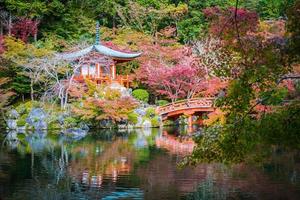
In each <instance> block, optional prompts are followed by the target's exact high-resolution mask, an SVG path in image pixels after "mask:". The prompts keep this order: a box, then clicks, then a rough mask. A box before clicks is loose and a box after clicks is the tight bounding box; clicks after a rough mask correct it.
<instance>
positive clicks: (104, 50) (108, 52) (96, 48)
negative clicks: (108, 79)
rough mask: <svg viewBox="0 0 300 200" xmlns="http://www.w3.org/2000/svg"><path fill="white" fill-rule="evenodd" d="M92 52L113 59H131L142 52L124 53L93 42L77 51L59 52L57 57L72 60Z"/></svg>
mask: <svg viewBox="0 0 300 200" xmlns="http://www.w3.org/2000/svg"><path fill="white" fill-rule="evenodd" d="M92 52H98V53H100V54H102V55H104V56H108V57H111V58H113V59H121V60H122V59H126V60H127V59H133V58H136V57H139V56H140V55H141V54H142V53H125V52H121V51H117V50H113V49H111V48H109V47H106V46H104V45H101V44H95V45H92V46H89V47H87V48H85V49H82V50H79V51H75V52H72V53H63V54H60V55H59V57H61V58H62V59H66V60H73V59H77V58H80V57H83V56H86V55H88V54H90V53H92Z"/></svg>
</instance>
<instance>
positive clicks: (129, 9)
mask: <svg viewBox="0 0 300 200" xmlns="http://www.w3.org/2000/svg"><path fill="white" fill-rule="evenodd" d="M293 2H294V0H244V1H240V2H239V7H243V8H246V9H248V10H251V11H255V12H257V13H258V15H259V17H260V18H261V19H262V20H270V19H279V18H282V19H286V18H287V16H286V10H287V8H288V7H289V6H291V5H292V4H293ZM235 4H236V1H235V0H205V1H197V0H185V1H181V0H173V1H171V0H149V1H148V0H147V1H146V0H135V1H130V0H103V1H95V0H87V1H80V0H69V1H59V0H52V1H40V0H35V1H25V0H2V1H1V3H0V8H1V12H2V15H1V19H2V20H1V30H2V32H3V30H5V29H7V26H6V28H5V24H7V22H5V19H3V18H5V15H7V14H11V15H12V16H13V19H16V18H19V17H21V18H26V19H31V20H36V21H38V28H39V31H38V35H37V38H38V39H41V38H51V37H57V38H63V39H67V40H78V39H83V38H85V37H87V38H89V36H90V35H89V34H91V33H93V28H94V24H95V20H99V21H100V22H101V25H102V26H105V27H108V28H113V29H116V28H124V27H130V28H132V29H135V30H138V31H141V32H143V33H146V34H149V35H152V36H155V35H156V34H157V33H158V32H159V31H161V30H163V29H165V28H166V27H173V28H176V33H175V36H176V39H177V40H178V41H180V42H181V43H187V42H189V41H192V40H195V39H197V38H199V37H201V36H204V35H205V34H206V33H207V27H208V21H207V19H206V18H205V16H204V13H203V9H205V8H208V7H214V6H218V7H220V8H227V7H234V6H235ZM6 12H7V13H6ZM6 31H7V30H6Z"/></svg>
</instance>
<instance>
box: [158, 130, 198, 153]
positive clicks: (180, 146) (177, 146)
mask: <svg viewBox="0 0 300 200" xmlns="http://www.w3.org/2000/svg"><path fill="white" fill-rule="evenodd" d="M155 144H156V146H157V147H159V148H165V149H167V150H168V151H169V152H171V153H174V154H182V155H185V154H190V153H192V151H193V149H194V146H195V142H194V141H193V139H191V138H189V139H185V140H180V139H179V138H177V137H175V136H172V135H169V134H168V133H167V132H164V134H163V135H162V136H160V137H157V138H156V139H155Z"/></svg>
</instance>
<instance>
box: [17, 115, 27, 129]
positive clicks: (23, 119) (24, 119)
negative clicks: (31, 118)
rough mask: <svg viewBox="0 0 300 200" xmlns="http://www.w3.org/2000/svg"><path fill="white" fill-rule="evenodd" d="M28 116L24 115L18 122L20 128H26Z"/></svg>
mask: <svg viewBox="0 0 300 200" xmlns="http://www.w3.org/2000/svg"><path fill="white" fill-rule="evenodd" d="M27 116H28V115H27V114H24V115H22V116H21V117H20V118H19V119H18V120H17V125H18V126H25V125H26V118H27Z"/></svg>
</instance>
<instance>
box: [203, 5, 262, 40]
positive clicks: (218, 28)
mask: <svg viewBox="0 0 300 200" xmlns="http://www.w3.org/2000/svg"><path fill="white" fill-rule="evenodd" d="M235 11H236V10H235V8H234V7H231V8H227V9H221V8H219V7H210V8H206V9H204V10H203V12H204V15H205V16H206V17H207V18H208V19H209V20H210V33H211V34H213V35H215V36H223V37H225V38H228V37H230V38H232V37H234V36H236V34H237V33H236V29H238V32H239V35H240V36H244V35H246V34H247V33H248V32H249V31H250V32H254V31H256V30H257V25H258V15H257V14H256V13H255V12H252V11H249V10H247V9H244V8H239V9H237V11H236V12H235ZM235 15H236V16H235Z"/></svg>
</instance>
